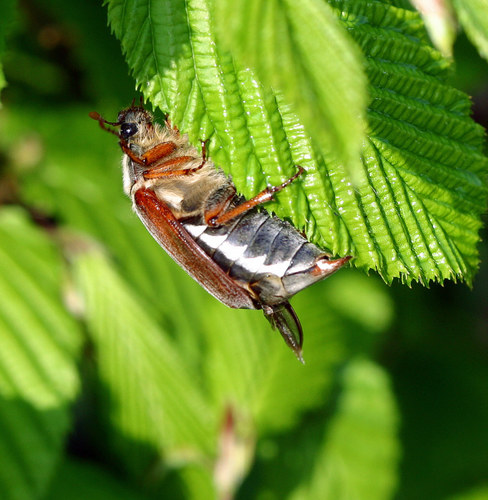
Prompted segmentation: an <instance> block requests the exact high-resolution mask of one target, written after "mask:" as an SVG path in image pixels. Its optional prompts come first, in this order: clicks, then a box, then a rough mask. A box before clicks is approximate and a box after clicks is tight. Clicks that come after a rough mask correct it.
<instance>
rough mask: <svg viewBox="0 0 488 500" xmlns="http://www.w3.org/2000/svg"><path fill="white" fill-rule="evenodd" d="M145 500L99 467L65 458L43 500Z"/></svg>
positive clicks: (140, 494)
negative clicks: (67, 499)
mask: <svg viewBox="0 0 488 500" xmlns="http://www.w3.org/2000/svg"><path fill="white" fill-rule="evenodd" d="M66 498H70V499H71V500H86V499H87V498H90V499H91V500H147V499H148V497H147V496H146V495H143V494H142V493H138V492H137V491H135V490H134V489H132V488H131V487H129V486H128V485H126V484H124V483H123V482H122V481H119V480H118V479H116V478H115V477H113V476H112V475H111V474H109V473H108V472H106V471H104V470H103V469H102V468H100V467H97V466H95V465H92V464H90V463H87V462H80V461H78V460H72V459H67V460H64V461H63V462H62V463H61V465H60V467H59V468H58V471H57V474H56V476H55V477H54V479H53V481H52V483H51V487H50V488H49V492H48V494H47V495H46V496H45V497H43V499H44V500H64V499H66Z"/></svg>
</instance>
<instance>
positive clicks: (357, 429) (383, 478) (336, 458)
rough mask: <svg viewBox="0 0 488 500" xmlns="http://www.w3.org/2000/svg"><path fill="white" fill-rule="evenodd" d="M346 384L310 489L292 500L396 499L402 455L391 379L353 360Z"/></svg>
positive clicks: (366, 363)
mask: <svg viewBox="0 0 488 500" xmlns="http://www.w3.org/2000/svg"><path fill="white" fill-rule="evenodd" d="M342 381H343V385H342V391H341V393H340V395H339V399H338V402H337V408H336V412H335V413H334V415H333V417H332V419H331V420H330V422H329V423H328V425H327V432H326V438H325V440H324V442H323V444H322V450H321V451H320V452H319V454H318V455H317V456H316V460H315V463H314V465H313V469H312V470H311V471H310V479H309V481H308V484H306V485H303V486H299V487H298V488H297V489H296V491H295V492H294V493H292V494H291V495H290V496H289V498H291V499H293V500H298V499H308V498H323V499H331V500H332V499H333V500H338V499H342V498H344V499H346V498H358V499H359V498H361V499H365V500H366V499H372V500H380V499H385V500H386V499H389V498H392V494H393V492H394V490H395V486H396V468H397V463H398V458H399V453H398V442H397V438H396V433H397V412H396V407H395V404H394V401H393V397H392V394H391V390H390V386H389V381H388V377H387V376H386V374H385V373H384V372H383V371H382V370H381V369H380V368H379V367H378V366H376V365H374V364H373V363H371V362H369V361H353V362H351V363H350V364H349V365H348V366H347V367H346V369H345V371H344V373H343V378H342Z"/></svg>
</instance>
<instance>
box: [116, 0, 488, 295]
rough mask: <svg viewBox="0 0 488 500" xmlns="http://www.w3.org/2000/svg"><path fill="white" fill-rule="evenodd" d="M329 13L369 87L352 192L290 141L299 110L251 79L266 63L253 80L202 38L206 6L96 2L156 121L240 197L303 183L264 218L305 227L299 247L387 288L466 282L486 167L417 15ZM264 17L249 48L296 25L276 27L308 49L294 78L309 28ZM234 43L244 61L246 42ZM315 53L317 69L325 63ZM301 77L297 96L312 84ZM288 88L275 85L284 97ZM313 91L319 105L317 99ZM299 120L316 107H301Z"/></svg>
mask: <svg viewBox="0 0 488 500" xmlns="http://www.w3.org/2000/svg"><path fill="white" fill-rule="evenodd" d="M329 3H330V5H331V7H332V10H333V12H334V13H335V15H336V16H337V17H338V19H339V22H340V23H341V24H342V26H343V27H345V28H346V29H347V31H348V33H349V35H350V36H351V37H352V38H353V39H354V40H355V42H356V43H357V45H358V46H359V47H360V49H361V51H362V53H363V56H364V57H365V59H366V73H367V76H368V78H369V84H370V85H369V92H370V101H369V106H368V112H367V121H368V137H367V139H366V141H365V142H364V143H363V145H362V150H361V160H362V168H360V169H359V170H358V171H355V183H354V184H352V183H351V182H349V181H348V178H349V177H348V175H347V168H345V166H344V165H342V164H340V163H338V162H337V161H336V160H334V159H333V158H334V155H330V154H328V153H324V151H322V150H320V149H318V148H317V146H316V145H317V144H320V143H321V141H320V138H319V137H317V136H316V134H315V132H314V128H313V127H307V129H305V128H304V126H303V125H302V123H301V121H300V120H299V119H298V117H297V115H299V116H300V111H299V110H300V109H301V108H300V105H297V106H296V108H295V104H294V103H293V102H290V101H288V100H287V96H288V98H289V95H290V94H289V93H287V92H285V91H284V92H283V93H280V94H276V95H273V94H272V93H270V91H269V90H266V89H265V88H264V87H263V86H262V84H261V83H260V81H259V80H258V78H257V76H259V74H260V68H261V64H264V63H263V62H262V61H263V60H265V61H266V65H265V67H266V68H269V67H275V68H276V67H278V66H279V65H280V62H279V61H280V60H279V58H278V55H277V54H276V51H273V50H271V51H267V50H264V47H263V50H261V52H260V53H261V58H257V59H255V60H254V65H255V67H254V66H253V65H252V64H251V65H250V66H251V67H250V68H246V67H245V66H244V65H241V64H240V63H239V57H238V56H236V59H233V58H232V57H231V55H230V53H229V52H228V50H227V49H226V48H225V46H223V45H222V44H221V43H220V40H219V38H218V37H216V35H215V32H214V27H213V16H214V14H215V12H214V11H213V10H212V8H211V7H212V5H213V4H211V5H210V6H209V5H208V4H207V2H205V1H204V0H193V1H189V2H186V3H185V2H182V1H179V0H172V1H169V2H164V3H160V4H157V5H156V6H153V5H152V4H151V8H150V7H149V2H148V1H147V0H146V1H142V2H141V1H138V2H135V1H134V0H125V1H124V0H110V1H108V2H107V4H108V8H109V19H110V22H111V25H112V28H113V30H114V32H115V34H116V35H117V37H118V38H119V39H120V41H121V44H122V48H123V50H124V53H125V55H126V58H127V61H128V63H129V66H130V68H131V71H132V73H133V74H134V76H135V78H136V81H137V84H138V86H139V87H140V88H141V90H142V91H143V93H144V94H145V96H146V97H147V98H149V99H150V100H151V101H152V102H153V104H154V105H156V106H158V107H160V108H161V109H163V110H165V111H168V112H169V113H170V116H171V118H172V120H173V121H174V122H175V123H176V124H178V125H179V126H180V127H181V128H182V129H183V130H184V131H188V132H189V134H190V138H191V140H192V141H193V142H195V143H197V142H198V140H199V139H200V138H202V137H203V138H210V139H211V142H210V152H211V154H212V156H213V158H214V160H215V162H216V163H217V164H218V165H221V166H222V167H223V168H224V169H225V170H226V171H227V172H229V173H231V174H232V176H233V179H234V182H235V183H236V185H237V187H238V189H239V190H240V191H242V192H243V193H244V194H245V195H247V196H250V195H251V194H255V193H256V192H257V191H259V189H261V188H262V187H263V186H264V185H265V181H266V182H268V183H271V184H277V183H279V182H280V180H283V179H284V178H286V177H289V176H290V175H291V174H292V173H293V172H294V167H293V165H294V164H300V165H302V166H304V167H305V169H306V171H307V173H306V175H304V176H303V177H302V179H301V181H297V182H296V183H294V185H293V186H291V187H290V188H288V189H286V190H284V191H283V192H282V193H280V194H279V195H278V200H279V204H270V205H269V208H270V209H271V210H275V211H276V212H277V213H278V215H280V216H282V217H289V218H290V219H292V221H293V222H294V224H295V225H297V226H298V227H300V228H302V227H305V230H306V233H307V235H308V236H309V238H311V239H312V240H313V241H316V242H317V243H318V244H320V245H322V246H323V247H324V248H327V249H329V250H331V252H332V253H334V254H337V255H347V254H350V255H354V256H355V260H354V261H353V264H354V265H355V266H357V267H361V268H364V269H376V270H377V271H378V272H379V273H380V275H381V276H382V277H383V279H384V280H385V281H386V282H388V283H390V282H391V281H392V280H393V279H394V278H395V277H397V278H400V279H401V280H402V281H404V282H406V283H410V282H412V281H414V280H417V281H419V282H421V283H423V284H425V285H427V284H428V283H429V282H430V281H443V280H444V279H454V280H457V279H460V280H464V281H467V282H468V283H469V282H471V280H472V278H473V275H474V273H475V271H476V268H477V265H478V252H477V249H476V245H477V242H478V240H479V236H478V232H479V229H480V227H481V221H480V216H481V214H482V213H483V211H484V210H485V206H486V195H487V191H486V186H485V184H484V181H483V178H484V175H485V174H486V171H487V161H486V158H485V157H484V156H483V155H482V142H483V132H482V130H481V128H480V127H478V126H477V125H475V124H474V122H473V121H472V120H471V118H470V116H469V114H470V102H469V99H468V98H467V96H465V95H464V94H462V93H461V92H458V91H456V90H454V89H452V88H451V87H449V86H448V85H447V83H446V80H447V76H448V71H449V62H448V61H447V60H446V59H443V58H442V56H441V55H440V54H439V53H438V52H436V51H435V50H434V49H432V47H431V46H430V45H429V44H428V41H427V39H426V36H425V31H424V28H423V26H422V23H421V20H420V17H419V16H418V14H417V13H415V12H412V11H409V10H403V9H400V8H397V7H393V6H391V5H388V3H386V2H380V1H374V2H367V1H362V0H361V1H354V2H351V1H347V0H330V2H329ZM252 5H253V6H254V7H255V9H254V10H253V9H251V11H250V12H249V15H250V18H253V17H252V16H253V15H256V12H261V10H260V9H261V7H259V6H260V5H261V4H259V2H257V0H256V1H255V2H253V4H252ZM263 5H264V4H263ZM266 5H267V6H268V5H269V8H270V9H271V7H273V8H274V9H275V10H270V11H269V13H270V15H269V16H266V15H263V17H262V19H261V22H262V26H261V27H260V29H259V31H258V32H259V33H260V36H262V37H264V39H266V36H269V37H271V38H270V39H269V40H268V42H269V45H270V46H271V47H274V45H273V43H272V40H274V38H273V37H272V35H273V33H277V34H279V35H280V37H282V38H280V39H281V40H288V39H287V38H286V36H285V35H284V34H283V33H284V27H285V26H287V24H286V22H285V21H286V20H287V19H289V20H293V19H296V21H290V23H291V24H290V26H293V27H294V28H293V29H297V30H298V27H297V24H294V23H295V22H296V23H298V24H299V30H298V31H297V33H298V32H299V33H300V34H301V35H300V40H302V41H303V42H304V45H303V47H307V49H304V48H303V47H302V46H301V45H300V44H298V45H297V48H296V49H297V50H298V47H302V48H301V50H302V55H303V50H305V51H306V52H307V50H308V52H307V57H305V56H304V58H303V61H304V62H303V64H304V65H307V64H309V65H310V64H311V62H310V61H311V60H313V61H315V60H316V59H309V58H308V57H309V56H310V58H311V57H312V55H311V51H312V48H311V47H312V46H313V42H314V40H315V38H316V37H313V36H311V37H310V39H306V40H305V38H306V37H303V36H302V35H303V33H306V32H307V29H308V30H309V32H310V33H314V32H315V31H314V30H315V29H316V26H315V24H314V21H315V19H314V18H313V17H310V16H309V19H308V20H307V19H302V18H301V17H300V16H299V14H300V11H301V8H302V6H301V5H300V4H297V3H295V4H293V5H292V4H291V3H290V4H288V3H286V6H282V5H281V4H275V3H272V4H268V3H266ZM314 5H315V4H314ZM307 6H308V7H307V8H312V2H309V3H307ZM258 7H259V8H258ZM263 9H264V10H262V12H264V13H266V12H268V11H267V10H266V9H265V8H264V7H263ZM296 16H299V17H296ZM217 17H218V16H217ZM298 20H300V21H298ZM272 21H276V23H278V22H281V23H284V24H282V25H279V26H275V24H276V23H272ZM266 23H267V24H266ZM270 23H271V24H270ZM234 24H235V25H237V31H236V36H237V37H239V34H240V35H241V37H244V34H243V33H245V30H243V28H242V26H245V24H239V23H238V22H237V21H236V22H234ZM327 26H328V27H329V26H330V25H329V24H327ZM290 29H291V28H290ZM324 30H325V28H324ZM292 33H293V31H292ZM277 36H278V35H277ZM324 36H325V35H324ZM330 36H332V37H334V35H330ZM334 40H335V38H334ZM240 42H241V45H242V47H244V46H245V44H250V45H251V47H250V53H251V54H255V53H256V50H257V48H256V47H255V46H254V45H253V44H254V43H255V41H253V40H252V37H251V35H249V37H247V35H246V36H245V37H244V39H243V40H241V41H240ZM287 43H288V45H286V44H284V45H285V47H286V46H288V47H289V43H290V42H287ZM316 43H317V44H320V43H325V42H323V41H322V39H320V40H317V42H316ZM266 49H268V46H266ZM238 52H239V51H238ZM244 52H246V50H245V49H241V50H240V53H244ZM285 54H289V52H286V51H285ZM327 54H328V51H327V52H326V53H324V55H323V57H324V60H326V61H327V65H328V64H329V63H330V64H333V62H332V61H331V58H332V56H330V55H327ZM265 57H266V59H265ZM313 57H317V54H316V53H314V54H313ZM251 59H252V58H251ZM334 60H335V59H334ZM311 65H312V67H313V69H314V70H316V71H319V69H318V68H317V64H316V63H313V64H311ZM324 65H325V63H324ZM327 67H328V66H327ZM292 69H293V68H288V70H289V71H292ZM280 71H283V72H284V71H285V69H281V68H280ZM300 74H301V73H300ZM283 75H284V73H280V72H278V75H277V76H276V79H277V80H279V81H284V80H285V77H284V76H283ZM272 78H273V77H272V76H270V79H272ZM310 78H311V79H310V81H309V82H308V83H309V84H310V85H312V84H313V82H316V81H317V80H316V79H314V78H312V77H310ZM297 79H298V77H297V78H291V79H289V80H287V81H288V82H289V85H290V88H292V89H294V92H295V93H296V92H298V90H297V87H299V85H298V83H297ZM302 87H303V85H302ZM355 88H356V87H355V86H354V85H353V90H352V92H353V93H354V92H355V90H354V89H355ZM314 91H315V92H316V93H319V94H320V95H319V98H320V99H324V100H325V99H327V98H326V96H324V95H322V93H323V92H324V89H323V88H322V87H317V88H315V90H314ZM307 95H308V94H307V92H305V97H306V96H307ZM320 99H319V100H320ZM324 102H325V101H324ZM346 102H347V101H346ZM309 107H311V109H313V110H315V108H316V105H315V103H313V104H312V101H310V100H309ZM331 119H333V120H334V124H333V125H332V124H331V127H337V130H339V129H341V127H342V126H343V125H344V123H345V122H344V121H342V120H345V118H344V117H340V118H338V117H336V116H335V115H334V118H332V117H331ZM336 119H337V122H336V121H335V120H336ZM305 121H306V120H305ZM307 123H308V121H307ZM339 123H340V124H341V126H339ZM339 156H340V155H339ZM335 158H337V156H336V157H335Z"/></svg>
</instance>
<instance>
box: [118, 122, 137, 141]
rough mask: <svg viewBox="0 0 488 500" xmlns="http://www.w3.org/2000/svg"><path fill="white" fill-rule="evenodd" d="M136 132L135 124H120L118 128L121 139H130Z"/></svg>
mask: <svg viewBox="0 0 488 500" xmlns="http://www.w3.org/2000/svg"><path fill="white" fill-rule="evenodd" d="M136 132H137V124H135V123H122V125H121V126H120V135H121V136H122V138H123V139H128V138H129V137H132V136H133V135H134V134H135V133H136Z"/></svg>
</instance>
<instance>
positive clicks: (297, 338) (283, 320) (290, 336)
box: [263, 302, 305, 364]
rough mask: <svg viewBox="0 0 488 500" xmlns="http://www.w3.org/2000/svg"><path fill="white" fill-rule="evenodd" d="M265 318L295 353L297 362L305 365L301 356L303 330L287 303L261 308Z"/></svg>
mask: <svg viewBox="0 0 488 500" xmlns="http://www.w3.org/2000/svg"><path fill="white" fill-rule="evenodd" d="M263 312H264V316H265V318H266V319H267V320H268V321H269V322H270V323H271V326H272V327H273V328H277V329H278V330H279V332H280V333H281V336H282V337H283V339H284V341H285V342H286V345H287V346H288V347H289V348H290V349H291V350H292V351H293V352H294V353H295V356H296V357H297V358H298V360H299V361H300V362H301V363H303V364H305V362H304V361H303V356H302V347H303V330H302V325H301V324H300V320H299V319H298V316H297V315H296V313H295V311H294V310H293V307H291V304H290V303H289V302H282V303H281V304H276V305H273V306H270V305H265V306H263Z"/></svg>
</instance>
